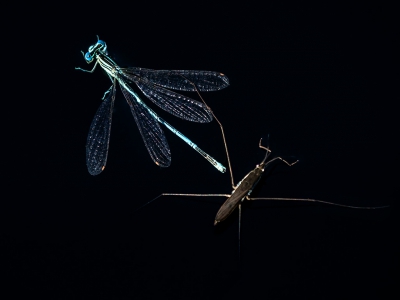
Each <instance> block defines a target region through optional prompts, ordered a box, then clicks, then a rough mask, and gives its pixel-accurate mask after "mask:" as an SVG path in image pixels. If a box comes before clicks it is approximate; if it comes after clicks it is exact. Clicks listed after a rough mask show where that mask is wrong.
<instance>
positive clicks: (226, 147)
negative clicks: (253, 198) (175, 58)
mask: <svg viewBox="0 0 400 300" xmlns="http://www.w3.org/2000/svg"><path fill="white" fill-rule="evenodd" d="M181 76H182V77H183V78H185V79H186V80H187V81H189V82H190V83H191V84H192V85H193V87H194V88H195V90H196V93H197V95H199V97H200V99H201V101H203V103H204V105H205V106H207V108H208V109H209V110H210V112H211V114H212V115H213V117H214V119H215V121H217V123H218V125H219V127H220V128H221V133H222V139H223V141H224V146H225V153H226V158H227V160H228V167H229V173H230V175H231V184H232V188H233V189H235V181H234V180H233V173H232V166H231V160H230V159H229V152H228V145H227V143H226V139H225V133H224V128H223V127H222V124H221V122H220V121H219V120H218V118H217V117H216V116H215V114H214V112H213V111H212V109H211V107H209V106H208V105H207V103H206V101H204V99H203V97H202V96H201V94H200V92H199V90H198V89H197V87H196V85H195V84H194V83H193V82H191V81H190V80H189V79H187V78H186V77H184V76H183V75H181Z"/></svg>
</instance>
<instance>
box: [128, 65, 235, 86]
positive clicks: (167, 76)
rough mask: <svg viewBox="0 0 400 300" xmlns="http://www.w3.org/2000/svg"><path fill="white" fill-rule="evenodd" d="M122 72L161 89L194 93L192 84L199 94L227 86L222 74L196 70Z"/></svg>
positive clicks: (141, 69) (134, 68)
mask: <svg viewBox="0 0 400 300" xmlns="http://www.w3.org/2000/svg"><path fill="white" fill-rule="evenodd" d="M122 70H123V72H126V73H128V74H132V75H136V76H139V77H141V78H146V79H148V80H149V81H151V82H153V83H155V84H157V85H160V86H162V87H165V88H168V89H173V90H180V91H191V92H194V91H196V89H195V88H194V86H193V84H192V83H191V82H193V83H194V84H195V85H196V88H197V89H198V90H199V91H201V92H209V91H218V90H221V89H223V88H226V87H227V86H228V85H229V79H228V77H227V76H225V75H224V74H222V73H219V72H214V71H196V70H152V69H144V68H137V67H132V68H125V69H122Z"/></svg>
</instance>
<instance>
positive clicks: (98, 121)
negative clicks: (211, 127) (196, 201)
mask: <svg viewBox="0 0 400 300" xmlns="http://www.w3.org/2000/svg"><path fill="white" fill-rule="evenodd" d="M97 39H98V40H97V42H96V44H94V45H92V46H90V47H89V50H88V52H86V54H84V52H83V51H82V54H83V56H84V59H85V61H86V62H87V63H88V64H90V63H91V62H93V61H94V60H96V62H95V64H94V67H93V69H92V70H90V71H89V70H84V69H82V68H75V69H77V70H81V71H84V72H88V73H92V72H93V71H94V70H95V68H96V66H97V65H98V64H99V65H100V67H102V68H103V69H104V71H106V73H107V75H108V77H109V78H110V79H111V81H112V86H111V87H110V88H109V89H108V90H107V91H106V92H105V93H104V96H103V102H102V103H101V105H100V107H99V109H98V110H97V112H96V115H95V116H94V118H93V121H92V124H91V125H90V129H89V134H88V137H87V143H86V164H87V167H88V171H89V173H90V174H92V175H97V174H100V173H101V172H102V171H103V170H104V168H105V166H106V162H107V155H108V146H109V141H110V132H111V119H112V112H113V107H114V100H115V92H116V83H117V82H118V83H119V85H120V87H121V90H122V93H123V95H124V96H125V99H126V101H127V102H128V104H129V106H130V108H131V112H132V114H133V117H134V119H135V121H136V124H137V126H138V127H139V131H140V134H141V135H142V138H143V140H144V143H145V145H146V148H147V150H148V151H149V153H150V156H151V158H152V159H153V161H154V162H155V163H156V164H157V165H158V166H161V167H168V166H169V165H170V163H171V151H170V149H169V146H168V143H167V140H166V137H165V135H164V132H163V131H162V129H161V127H160V125H159V124H158V123H161V124H163V125H164V126H166V127H167V128H168V129H169V130H171V131H172V132H173V133H174V134H176V135H177V136H178V137H180V138H181V139H182V140H183V141H184V142H186V143H187V144H188V145H189V146H190V147H192V148H193V149H195V150H196V151H197V152H198V153H200V154H201V155H202V156H203V157H204V158H205V159H207V160H208V161H209V162H210V163H211V164H212V165H213V166H214V167H215V168H217V169H218V170H219V171H221V172H225V167H224V166H223V165H222V164H220V163H219V162H217V161H216V160H215V159H214V158H212V157H211V156H210V155H208V154H207V153H205V152H204V151H203V150H201V149H200V148H199V147H198V146H197V145H196V144H195V143H193V142H192V141H191V140H189V139H188V138H187V137H186V136H184V135H183V134H182V133H181V132H179V131H178V130H177V129H175V128H174V127H172V126H171V125H170V124H168V123H167V122H166V121H164V120H163V119H162V118H160V117H159V116H158V115H157V114H156V113H155V112H154V111H153V110H152V109H150V108H149V107H148V106H147V105H146V104H145V103H143V101H142V100H141V99H140V98H139V96H138V95H137V94H136V92H135V91H134V90H133V89H132V88H131V87H130V86H129V85H128V82H130V83H132V82H133V83H135V84H136V85H137V86H138V87H139V89H140V90H141V91H142V92H143V94H144V95H145V96H146V97H147V98H149V99H150V100H151V101H153V102H154V103H155V104H156V105H158V106H159V107H160V108H162V109H163V110H165V111H167V112H169V113H170V114H173V115H174V116H176V117H179V118H182V119H184V120H188V121H192V122H199V123H206V122H211V121H212V119H213V117H212V116H213V114H212V111H211V110H210V108H209V107H208V106H207V105H206V104H205V103H202V102H199V101H196V100H193V99H191V98H189V97H186V96H184V95H181V94H178V93H176V92H173V91H171V90H170V89H174V90H180V91H196V92H198V91H217V90H220V89H223V88H225V87H227V86H228V85H229V80H228V77H226V76H225V75H224V74H222V73H218V72H213V71H194V70H151V69H143V68H137V67H131V68H121V67H119V66H118V65H117V64H116V63H115V62H114V61H113V60H112V59H111V58H110V56H109V55H108V51H107V45H106V43H105V42H104V41H102V40H100V39H99V37H97ZM203 102H204V101H203Z"/></svg>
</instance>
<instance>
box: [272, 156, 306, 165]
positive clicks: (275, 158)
mask: <svg viewBox="0 0 400 300" xmlns="http://www.w3.org/2000/svg"><path fill="white" fill-rule="evenodd" d="M277 159H280V160H281V161H283V162H284V163H285V164H287V165H288V166H289V167H291V166H293V165H294V164H296V163H298V162H299V161H298V160H296V161H295V162H292V163H291V164H290V163H288V162H287V161H286V160H284V159H283V158H282V157H274V158H273V159H271V160H270V161H268V162H267V163H266V164H265V165H266V166H267V165H269V164H270V163H272V162H273V161H275V160H277Z"/></svg>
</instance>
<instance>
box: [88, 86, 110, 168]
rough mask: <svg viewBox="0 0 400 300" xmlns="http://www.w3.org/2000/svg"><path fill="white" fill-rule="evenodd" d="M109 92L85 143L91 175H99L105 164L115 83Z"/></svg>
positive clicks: (94, 119)
mask: <svg viewBox="0 0 400 300" xmlns="http://www.w3.org/2000/svg"><path fill="white" fill-rule="evenodd" d="M110 90H111V91H110V92H109V93H108V94H107V96H106V97H105V98H104V100H103V102H102V103H101V105H100V107H99V108H98V110H97V112H96V114H95V116H94V118H93V121H92V124H91V125H90V129H89V134H88V137H87V141H86V165H87V168H88V171H89V173H90V174H91V175H98V174H100V173H101V172H102V171H103V170H104V168H105V166H106V163H107V155H108V145H109V142H110V132H111V120H112V111H113V107H114V100H115V82H114V84H113V86H112V87H111V88H110Z"/></svg>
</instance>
